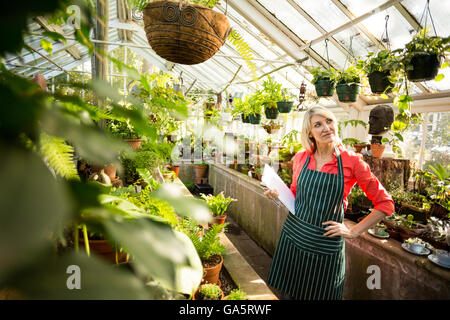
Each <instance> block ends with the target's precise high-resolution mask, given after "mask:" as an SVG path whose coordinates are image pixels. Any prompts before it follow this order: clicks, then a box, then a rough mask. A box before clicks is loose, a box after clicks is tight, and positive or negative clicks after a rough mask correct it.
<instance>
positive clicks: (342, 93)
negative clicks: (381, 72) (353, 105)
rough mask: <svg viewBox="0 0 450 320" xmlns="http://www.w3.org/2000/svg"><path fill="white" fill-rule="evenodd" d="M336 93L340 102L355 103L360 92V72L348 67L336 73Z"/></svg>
mask: <svg viewBox="0 0 450 320" xmlns="http://www.w3.org/2000/svg"><path fill="white" fill-rule="evenodd" d="M336 82H337V85H336V92H337V95H338V99H339V101H340V102H356V101H357V100H358V96H359V93H360V91H361V77H360V70H359V69H357V68H356V67H355V66H350V67H348V68H347V69H346V70H341V71H338V75H337V77H336Z"/></svg>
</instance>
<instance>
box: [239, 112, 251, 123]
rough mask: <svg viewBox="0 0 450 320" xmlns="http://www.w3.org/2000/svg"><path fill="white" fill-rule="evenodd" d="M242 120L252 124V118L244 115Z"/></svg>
mask: <svg viewBox="0 0 450 320" xmlns="http://www.w3.org/2000/svg"><path fill="white" fill-rule="evenodd" d="M241 118H242V122H243V123H250V116H246V115H244V114H243V113H242V114H241Z"/></svg>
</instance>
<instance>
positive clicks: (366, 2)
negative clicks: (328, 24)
mask: <svg viewBox="0 0 450 320" xmlns="http://www.w3.org/2000/svg"><path fill="white" fill-rule="evenodd" d="M340 1H341V2H342V4H343V5H345V6H346V7H347V9H348V10H350V12H351V13H353V14H354V15H355V16H357V17H359V16H361V15H363V14H365V13H367V12H369V11H370V10H372V9H375V8H376V7H378V6H380V5H382V4H383V3H385V2H386V0H340Z"/></svg>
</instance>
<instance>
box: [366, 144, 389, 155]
mask: <svg viewBox="0 0 450 320" xmlns="http://www.w3.org/2000/svg"><path fill="white" fill-rule="evenodd" d="M385 148H386V146H385V145H382V144H371V145H370V150H372V157H374V158H381V156H382V155H383V152H384V149H385Z"/></svg>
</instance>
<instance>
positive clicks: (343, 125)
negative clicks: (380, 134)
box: [338, 119, 367, 140]
mask: <svg viewBox="0 0 450 320" xmlns="http://www.w3.org/2000/svg"><path fill="white" fill-rule="evenodd" d="M348 125H351V126H352V127H354V128H356V127H357V126H358V125H361V126H363V127H364V128H367V122H364V121H362V120H354V119H353V120H346V121H338V135H339V136H340V137H341V136H342V130H343V129H344V128H346V127H347V126H348ZM355 140H356V139H355Z"/></svg>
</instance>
